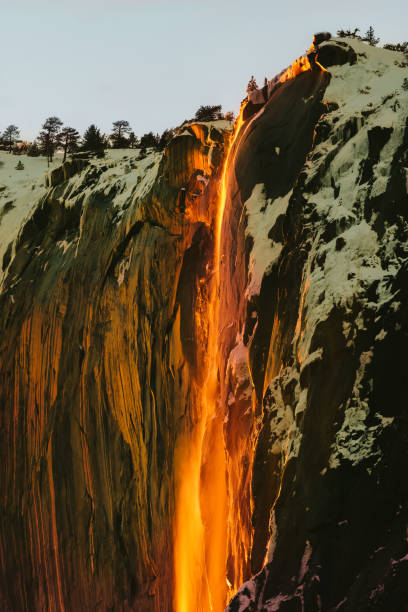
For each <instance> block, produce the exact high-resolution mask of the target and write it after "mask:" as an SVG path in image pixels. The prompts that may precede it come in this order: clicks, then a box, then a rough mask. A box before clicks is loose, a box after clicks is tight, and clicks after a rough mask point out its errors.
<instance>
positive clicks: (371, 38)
mask: <svg viewBox="0 0 408 612" xmlns="http://www.w3.org/2000/svg"><path fill="white" fill-rule="evenodd" d="M363 40H364V41H365V42H368V44H369V45H371V46H372V47H375V46H376V45H378V43H379V42H380V39H379V38H376V36H375V34H374V28H373V26H370V27H369V28H368V30H367V32H366V33H365V36H364V38H363Z"/></svg>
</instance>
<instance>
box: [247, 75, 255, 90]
mask: <svg viewBox="0 0 408 612" xmlns="http://www.w3.org/2000/svg"><path fill="white" fill-rule="evenodd" d="M255 89H258V85H257V83H256V81H255V77H254V75H252V76H251V78H250V79H249V83H248V85H247V88H246V90H247V93H249V92H250V91H255Z"/></svg>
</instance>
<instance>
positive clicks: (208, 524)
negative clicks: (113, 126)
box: [0, 40, 408, 612]
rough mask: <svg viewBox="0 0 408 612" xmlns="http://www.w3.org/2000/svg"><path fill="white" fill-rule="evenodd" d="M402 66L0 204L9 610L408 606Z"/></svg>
mask: <svg viewBox="0 0 408 612" xmlns="http://www.w3.org/2000/svg"><path fill="white" fill-rule="evenodd" d="M406 67H407V63H406V60H405V59H404V56H403V55H402V54H399V53H395V52H391V51H385V50H381V49H375V48H371V47H368V46H367V45H365V44H364V43H361V42H359V41H356V40H336V41H333V40H329V41H325V42H322V43H321V44H320V45H319V46H318V47H317V48H316V49H315V50H314V51H313V52H311V54H310V55H309V57H307V58H306V57H305V58H303V59H302V60H301V61H298V62H296V63H295V64H294V66H293V67H292V68H291V70H290V71H285V72H284V73H282V75H278V77H277V78H276V79H272V81H271V82H270V83H269V84H268V86H267V87H265V88H264V89H263V90H259V91H258V92H255V93H254V94H252V96H251V99H250V100H249V101H248V102H247V103H246V104H245V105H244V107H243V110H242V114H241V117H240V119H239V121H238V122H237V125H236V126H235V131H234V132H233V130H232V125H231V124H229V123H228V122H215V123H213V124H204V123H202V124H188V125H185V126H183V127H182V128H181V129H180V130H179V131H178V134H177V136H176V137H175V138H174V139H173V140H172V141H171V143H170V144H169V146H168V148H167V149H166V150H165V152H164V153H163V154H161V153H154V152H151V153H150V154H149V155H148V156H147V157H145V158H144V159H140V157H139V155H138V153H132V152H129V151H127V152H121V153H118V154H115V155H114V156H113V157H112V154H111V156H110V157H107V158H106V159H101V160H97V159H93V158H90V159H81V158H77V159H73V160H72V161H69V162H67V163H66V164H64V165H63V166H61V167H58V168H56V169H54V170H52V171H51V172H50V173H49V175H48V176H47V178H46V182H45V186H40V185H37V184H34V183H33V185H32V188H31V186H29V187H27V190H26V191H25V192H24V193H19V194H14V193H13V192H12V191H9V192H7V189H5V190H4V191H2V192H0V196H1V195H2V193H4V194H5V195H6V196H7V197H4V198H3V200H4V205H3V203H2V206H3V207H2V208H0V231H1V245H0V246H1V256H2V270H3V276H2V280H1V282H2V285H1V294H0V326H1V336H0V406H1V412H0V436H1V437H0V444H1V452H2V461H1V465H0V473H1V478H0V499H1V502H0V503H1V512H0V517H1V518H0V521H1V522H0V529H1V532H0V533H1V539H0V561H1V581H0V601H1V602H2V606H3V609H5V610H8V611H13V612H14V611H19V610H30V611H31V610H35V611H37V610H38V611H40V610H41V611H43V610H50V611H51V610H52V611H54V610H67V611H68V610H90V609H101V610H146V611H150V610H151V611H157V612H158V611H161V612H166V611H169V612H170V611H171V610H175V611H176V612H190V611H192V610H200V611H202V612H207V611H208V610H210V609H211V606H213V609H214V610H215V611H216V612H220V611H221V610H223V608H224V606H225V605H227V600H228V599H230V603H229V605H228V608H227V609H228V611H229V612H244V611H250V610H251V611H257V610H259V611H260V610H262V611H265V612H268V611H272V610H274V611H277V610H282V611H287V612H291V611H299V612H300V611H301V610H304V611H305V612H314V611H315V610H322V611H325V610H341V611H352V610H353V611H355V610H381V611H384V612H385V611H386V610H387V611H388V610H394V609H395V610H397V609H398V610H402V609H404V608H403V606H404V605H406V604H405V602H406V600H407V596H408V593H407V587H406V586H405V585H406V577H405V573H406V572H407V567H408V564H407V558H408V549H407V534H406V525H407V511H408V506H407V503H408V491H407V485H406V484H405V479H404V468H405V467H406V465H407V452H408V450H407V449H408V444H407V442H408V439H407V438H408V423H407V421H406V415H405V410H404V407H405V402H404V372H405V370H406V369H407V365H408V364H407V357H406V350H405V346H406V343H407V342H406V340H407V338H406V335H407V310H406V304H407V298H408V296H407V295H405V294H406V293H407V286H408V285H407V282H406V281H407V277H408V270H407V267H406V262H407V252H406V251H407V238H408V226H407V220H406V219H407V214H406V207H407V205H408V197H407V182H408V178H407V177H408V170H407V168H408V113H407V108H408V106H407V102H408V92H407V91H406V90H405V89H404V88H403V87H402V84H403V81H404V76H405V73H406ZM6 200H7V202H6ZM10 202H11V204H10ZM6 205H7V206H6ZM1 211H2V212H1ZM7 223H8V225H7ZM251 576H253V577H252V578H251ZM235 593H236V594H235Z"/></svg>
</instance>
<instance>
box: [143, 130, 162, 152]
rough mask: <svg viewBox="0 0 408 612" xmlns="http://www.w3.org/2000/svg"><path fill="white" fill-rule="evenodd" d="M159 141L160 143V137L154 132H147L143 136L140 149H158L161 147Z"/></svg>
mask: <svg viewBox="0 0 408 612" xmlns="http://www.w3.org/2000/svg"><path fill="white" fill-rule="evenodd" d="M159 141H160V136H159V135H158V134H156V135H154V134H153V132H147V133H146V134H143V136H142V137H141V139H140V148H141V149H148V148H151V147H154V148H156V147H158V145H159Z"/></svg>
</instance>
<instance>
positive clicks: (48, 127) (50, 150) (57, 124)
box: [38, 117, 62, 165]
mask: <svg viewBox="0 0 408 612" xmlns="http://www.w3.org/2000/svg"><path fill="white" fill-rule="evenodd" d="M61 126H62V121H61V119H59V118H58V117H48V119H46V120H45V122H44V123H43V125H42V126H41V127H42V129H41V132H40V135H39V137H38V140H39V142H40V149H41V152H42V154H43V155H46V156H47V162H48V165H50V162H52V158H53V155H54V153H55V149H56V148H57V145H58V134H59V131H60V129H61Z"/></svg>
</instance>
